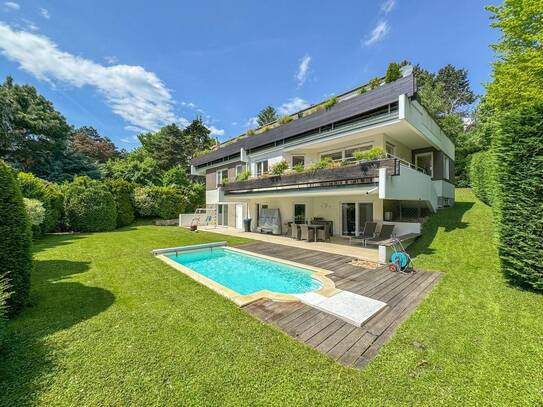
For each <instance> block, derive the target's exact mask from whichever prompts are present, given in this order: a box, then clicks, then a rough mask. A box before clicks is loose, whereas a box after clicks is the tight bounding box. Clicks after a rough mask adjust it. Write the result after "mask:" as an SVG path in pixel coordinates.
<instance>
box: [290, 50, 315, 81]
mask: <svg viewBox="0 0 543 407" xmlns="http://www.w3.org/2000/svg"><path fill="white" fill-rule="evenodd" d="M310 62H311V57H310V56H309V55H307V54H306V55H305V56H304V57H303V58H302V59H301V60H300V65H298V71H297V72H296V75H294V77H295V78H296V81H297V82H298V86H302V85H303V84H304V82H305V80H306V79H307V74H308V73H309V63H310Z"/></svg>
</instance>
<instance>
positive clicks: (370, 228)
mask: <svg viewBox="0 0 543 407" xmlns="http://www.w3.org/2000/svg"><path fill="white" fill-rule="evenodd" d="M376 229H377V223H376V222H366V223H365V225H364V230H363V231H362V233H360V234H359V235H358V236H351V237H350V238H349V244H351V243H352V241H353V240H362V242H363V243H364V246H366V241H367V240H368V239H373V238H374V237H375V230H376Z"/></svg>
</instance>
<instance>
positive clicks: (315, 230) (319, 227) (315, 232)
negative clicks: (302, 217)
mask: <svg viewBox="0 0 543 407" xmlns="http://www.w3.org/2000/svg"><path fill="white" fill-rule="evenodd" d="M307 227H308V228H310V229H313V230H314V232H313V236H315V242H316V241H317V229H324V225H307ZM308 241H309V240H308Z"/></svg>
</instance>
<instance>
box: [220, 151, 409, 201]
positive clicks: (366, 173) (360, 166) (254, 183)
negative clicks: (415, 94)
mask: <svg viewBox="0 0 543 407" xmlns="http://www.w3.org/2000/svg"><path fill="white" fill-rule="evenodd" d="M380 168H386V169H387V174H388V175H399V173H400V162H399V160H397V159H395V158H387V159H382V160H373V161H364V162H356V163H353V164H349V165H344V166H340V167H335V168H322V169H317V170H313V171H304V172H300V173H288V174H284V175H278V176H273V175H267V176H262V177H259V178H250V179H248V180H245V181H232V182H228V183H226V184H223V185H222V189H223V191H224V192H225V193H232V194H234V193H245V192H257V191H266V190H276V189H280V190H284V189H298V188H318V187H321V188H322V187H335V186H342V185H357V184H371V183H375V182H377V178H378V177H379V169H380Z"/></svg>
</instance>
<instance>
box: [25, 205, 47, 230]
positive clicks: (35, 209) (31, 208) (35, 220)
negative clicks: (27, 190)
mask: <svg viewBox="0 0 543 407" xmlns="http://www.w3.org/2000/svg"><path fill="white" fill-rule="evenodd" d="M23 202H24V204H25V210H26V215H27V216H28V220H29V221H30V225H31V226H32V233H34V228H37V229H38V230H39V227H40V225H41V224H42V223H43V220H44V219H45V209H44V207H43V204H42V203H41V201H38V200H37V199H28V198H23Z"/></svg>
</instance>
